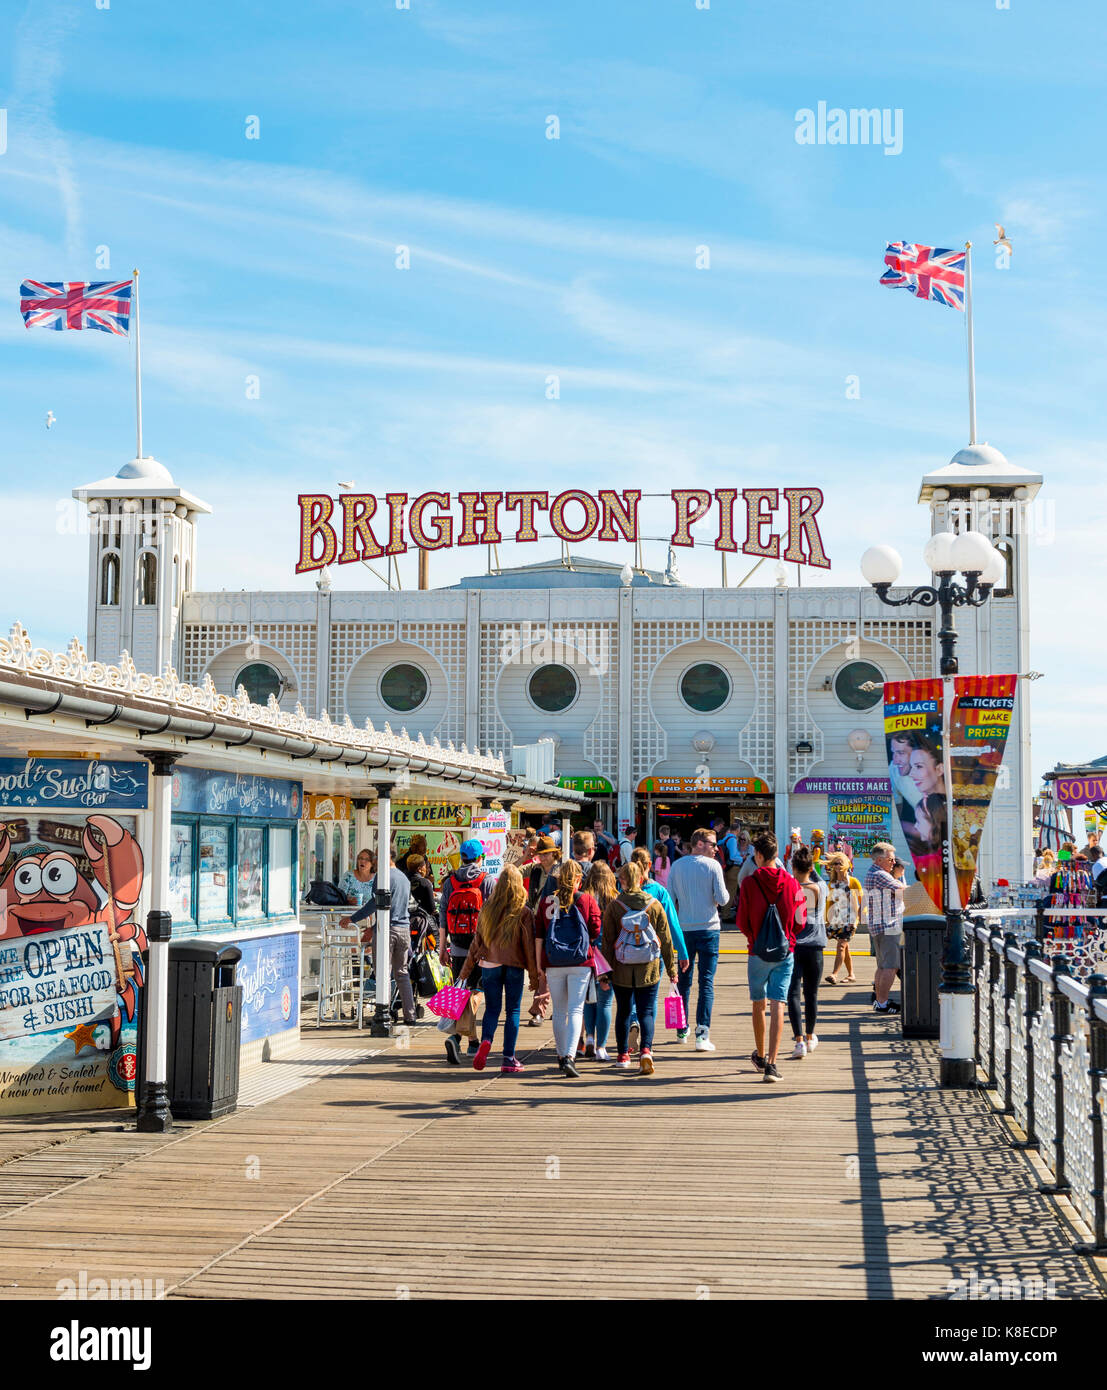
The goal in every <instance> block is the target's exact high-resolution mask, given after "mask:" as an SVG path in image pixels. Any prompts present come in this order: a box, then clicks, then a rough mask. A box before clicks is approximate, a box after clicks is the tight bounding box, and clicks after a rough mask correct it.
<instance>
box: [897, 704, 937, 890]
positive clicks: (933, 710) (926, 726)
mask: <svg viewBox="0 0 1107 1390" xmlns="http://www.w3.org/2000/svg"><path fill="white" fill-rule="evenodd" d="M884 742H885V745H886V749H887V754H888V779H889V781H890V782H891V784H892V802H893V805H894V806H895V809H896V815H897V816H898V817H899V823H900V825H901V826H902V828H903V834H904V838H905V839H906V840H907V848H908V849H909V850H910V851H911V859H912V862H913V863H914V865H915V873H916V875H917V877H918V880H919V882H920V883H921V884H922V885H923V887H924V888H925V889H926V891H927V893H928V894H929V895H930V899H931V901H932V902H933V903H934V906H935V907H936V908H937V909H938V910H939V911H943V910H944V908H943V885H942V844H943V841H944V839H945V835H946V783H945V772H944V769H943V766H942V682H941V680H940V679H937V678H935V679H932V680H910V681H888V682H886V683H885V686H884Z"/></svg>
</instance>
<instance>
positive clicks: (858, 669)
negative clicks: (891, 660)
mask: <svg viewBox="0 0 1107 1390" xmlns="http://www.w3.org/2000/svg"><path fill="white" fill-rule="evenodd" d="M870 682H875V684H876V689H875V690H862V689H861V687H862V686H863V685H867V684H869V683H870ZM834 694H835V695H836V696H837V697H838V703H839V704H842V705H845V707H846V709H872V707H873V705H876V704H879V703H880V701H881V700H883V698H884V672H883V671H881V670H880V669H879V668H878V667H876V666H874V665H873V664H872V662H871V661H851V662H849V663H848V664H847V665H845V666H843V667H842V669H841V670H840V671H839V672H838V674H837V675H836V676H835V677H834Z"/></svg>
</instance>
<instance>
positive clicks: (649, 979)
mask: <svg viewBox="0 0 1107 1390" xmlns="http://www.w3.org/2000/svg"><path fill="white" fill-rule="evenodd" d="M619 883H620V885H621V891H620V893H619V896H618V897H617V898H616V899H615V901H614V902H613V903H609V904H608V908H607V911H606V912H605V913H604V915H603V938H602V944H601V947H600V949H601V951H602V952H603V954H604V956H605V957H606V958H607V960H608V962H609V963H610V965H611V982H612V984H613V985H614V986H615V1043H616V1046H617V1047H618V1049H619V1059H618V1061H617V1062H616V1063H615V1065H616V1067H617V1068H618V1069H619V1070H620V1071H629V1070H630V1048H629V1046H628V1039H629V1033H630V1006H631V1002H632V1001H633V1002H634V1005H635V1007H636V1008H637V1010H638V1024H639V1027H640V1029H641V1037H642V1051H641V1055H640V1058H639V1065H638V1070H639V1072H640V1073H641V1074H642V1075H643V1076H652V1075H653V1071H654V1066H653V1028H654V1015H655V1013H656V1010H657V986H658V983H659V981H660V979H661V962H662V961H664V962H665V969H666V970H667V971H668V972H669V979H670V980H671V981H672V982H673V984H674V985H675V984H676V978H677V956H676V951H675V950H674V949H673V938H672V934H671V932H670V931H669V922H668V918H667V917H666V916H665V910H664V908H663V907H662V906H661V904H660V903H659V902H658V901H657V899H656V898H651V897H650V896H649V894H647V893H643V891H642V867H641V865H640V864H638V863H636V862H635V861H634V860H633V859H631V860H630V861H629V862H628V863H626V864H624V865H623V867H622V868H621V869H620V870H619ZM654 951H656V953H657V954H656V955H655V954H654Z"/></svg>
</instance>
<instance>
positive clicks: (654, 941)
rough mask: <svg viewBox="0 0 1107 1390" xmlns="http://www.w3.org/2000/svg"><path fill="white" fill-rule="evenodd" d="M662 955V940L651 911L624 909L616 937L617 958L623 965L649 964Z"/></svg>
mask: <svg viewBox="0 0 1107 1390" xmlns="http://www.w3.org/2000/svg"><path fill="white" fill-rule="evenodd" d="M660 955H661V942H660V941H659V940H658V936H657V932H655V931H654V929H653V924H652V923H651V921H650V918H649V913H648V912H643V911H637V912H631V911H624V913H623V920H622V922H620V924H619V935H618V936H617V937H616V938H615V959H616V960H617V961H618V962H619V963H620V964H621V965H648V964H649V962H650V961H651V960H657V959H658V957H659V956H660Z"/></svg>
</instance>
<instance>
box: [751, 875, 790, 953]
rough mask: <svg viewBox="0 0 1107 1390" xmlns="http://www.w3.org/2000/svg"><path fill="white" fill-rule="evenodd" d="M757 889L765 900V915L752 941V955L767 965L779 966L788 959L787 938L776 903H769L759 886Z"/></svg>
mask: <svg viewBox="0 0 1107 1390" xmlns="http://www.w3.org/2000/svg"><path fill="white" fill-rule="evenodd" d="M757 887H758V890H759V891H760V893H761V896H762V897H763V898H764V899H765V915H764V917H762V919H761V926H760V927H759V928H758V932H757V935H756V936H755V937H754V939H753V954H754V955H755V956H757V957H758V958H759V959H760V960H763V961H765V962H766V964H768V965H779V964H780V962H781V961H783V960H787V959H788V954H789V952H788V936H787V933H786V932H785V930H784V925H783V923H782V922H781V920H780V913H779V912H778V911H777V906H776V903H774V902H770V901H769V899H768V896H767V895H766V893H765V891H764V889H762V888H761V885H760V884H758V885H757Z"/></svg>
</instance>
